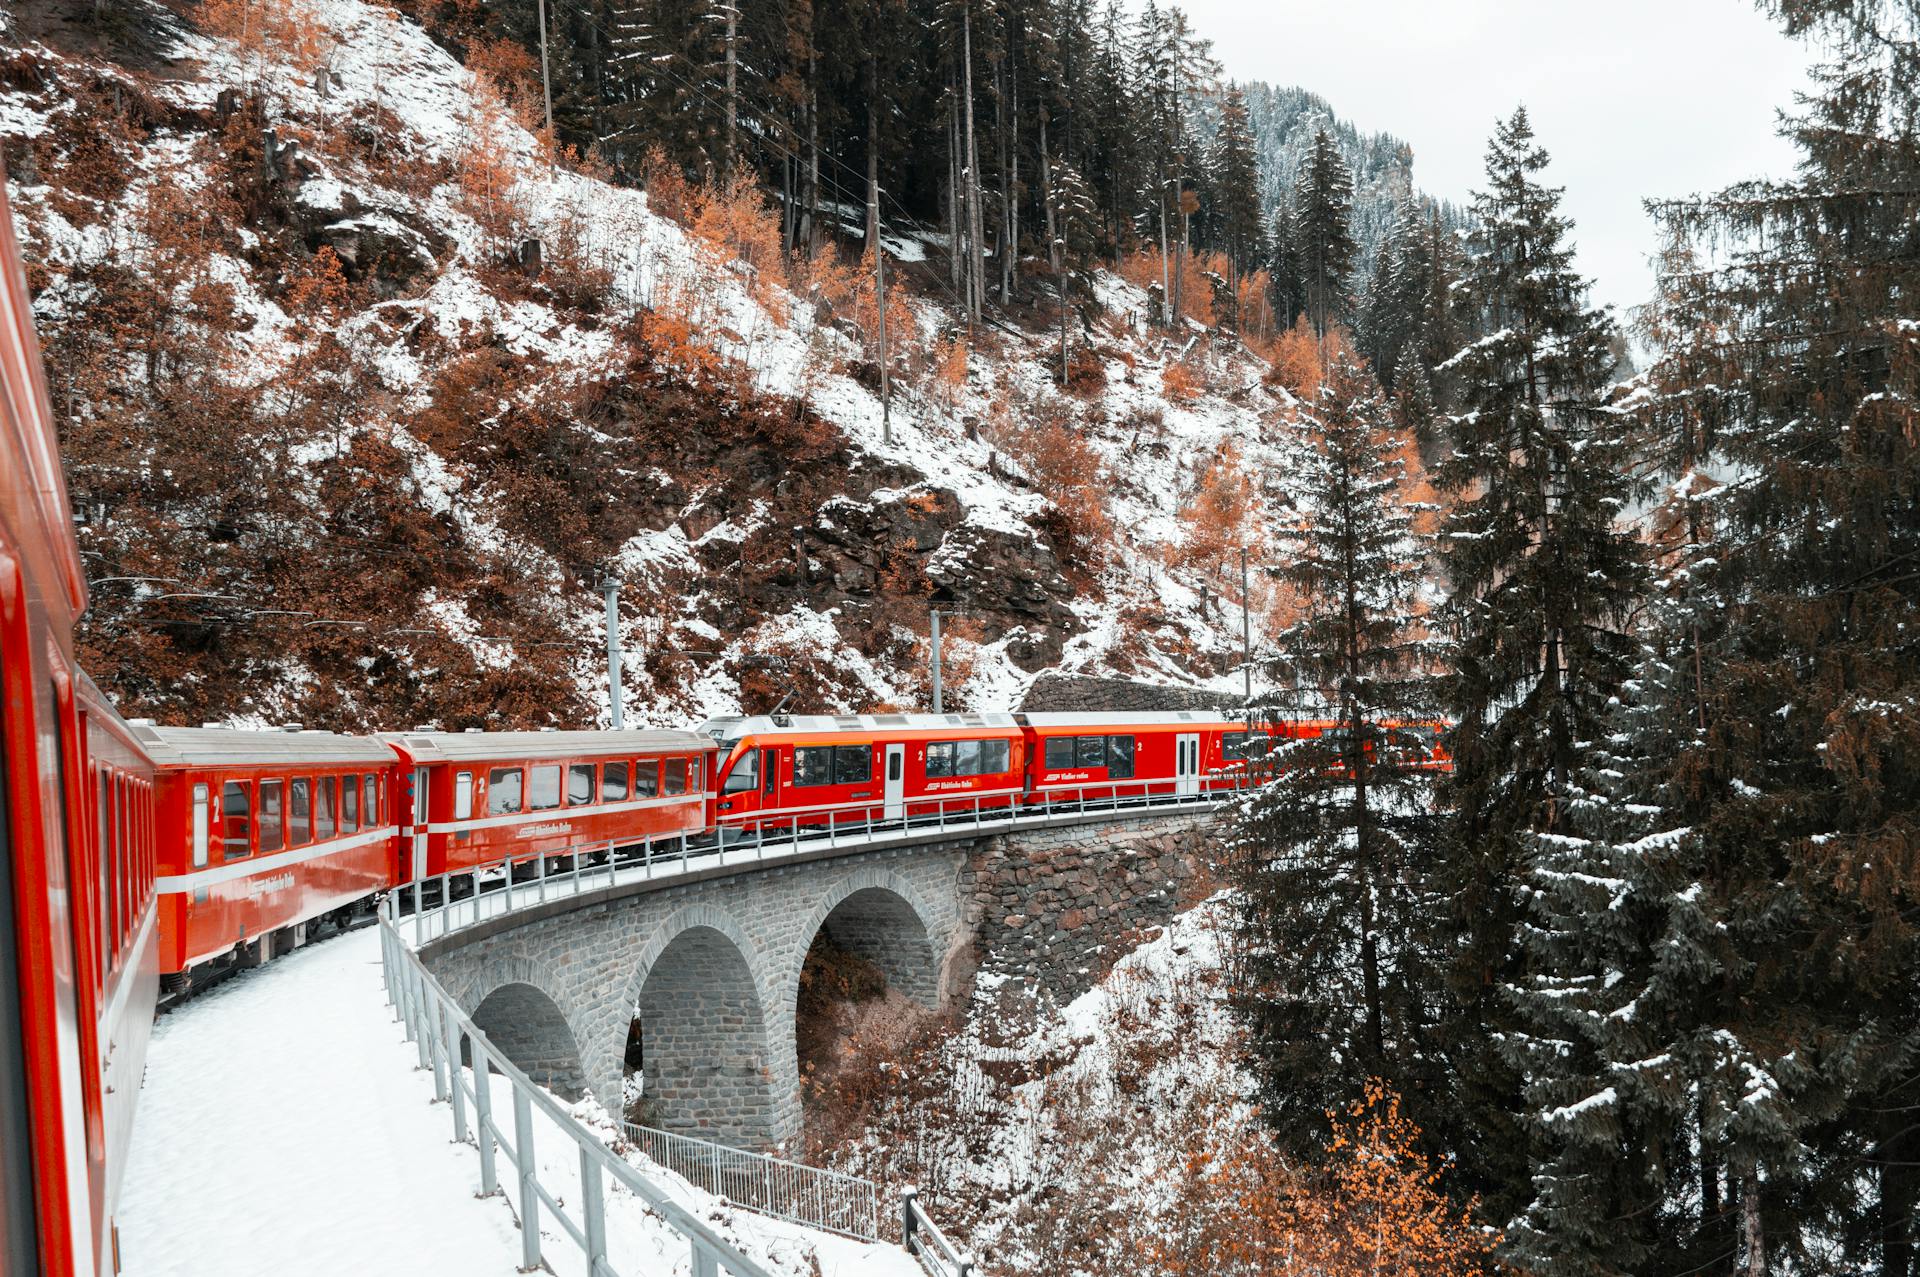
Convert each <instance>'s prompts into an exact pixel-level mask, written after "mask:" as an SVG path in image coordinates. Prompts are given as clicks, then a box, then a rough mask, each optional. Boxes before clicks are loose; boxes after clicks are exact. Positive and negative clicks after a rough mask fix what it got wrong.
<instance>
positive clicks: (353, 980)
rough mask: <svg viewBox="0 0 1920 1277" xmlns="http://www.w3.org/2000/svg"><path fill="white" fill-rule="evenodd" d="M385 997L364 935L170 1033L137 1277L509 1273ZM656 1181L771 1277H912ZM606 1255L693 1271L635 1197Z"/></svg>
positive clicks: (277, 968)
mask: <svg viewBox="0 0 1920 1277" xmlns="http://www.w3.org/2000/svg"><path fill="white" fill-rule="evenodd" d="M380 978H381V977H380V946H379V938H378V933H377V932H375V931H374V930H373V929H371V928H367V929H363V930H360V931H356V932H353V933H350V934H348V935H346V936H341V937H337V938H334V939H330V940H326V941H323V942H321V943H319V944H316V945H313V946H311V947H309V948H306V949H302V950H299V951H296V952H295V953H293V954H290V955H288V956H287V957H285V958H282V959H279V960H277V961H275V962H273V963H272V964H270V965H269V966H267V967H264V968H261V969H260V970H258V971H252V972H245V973H242V974H240V975H238V976H236V977H234V978H233V979H231V980H229V981H228V982H226V983H224V984H222V985H219V986H216V987H215V988H214V989H213V990H211V991H209V992H208V993H206V994H204V995H202V996H200V997H198V998H195V999H193V1000H192V1001H190V1002H188V1003H186V1004H185V1005H184V1006H182V1007H181V1008H179V1009H178V1010H176V1011H174V1012H172V1013H170V1014H168V1015H165V1016H162V1017H161V1018H160V1020H159V1022H158V1024H157V1025H156V1026H155V1029H154V1036H153V1044H152V1047H151V1050H150V1053H149V1055H148V1062H147V1078H146V1084H145V1086H144V1088H143V1091H142V1094H141V1097H140V1119H139V1122H138V1123H137V1125H136V1127H135V1130H134V1141H133V1148H132V1155H131V1160H130V1163H129V1165H128V1169H127V1177H126V1184H127V1189H126V1197H125V1201H124V1205H123V1209H122V1212H121V1224H120V1232H121V1248H122V1257H123V1265H124V1266H123V1269H122V1271H123V1272H124V1273H125V1274H126V1277H243V1275H245V1274H255V1273H260V1272H265V1271H271V1272H274V1273H276V1274H280V1275H281V1277H306V1275H307V1274H312V1275H313V1277H333V1275H334V1274H339V1273H343V1272H352V1273H355V1274H364V1275H365V1277H376V1275H385V1274H392V1277H420V1275H421V1274H437V1273H461V1274H464V1275H466V1277H485V1275H487V1274H497V1275H498V1277H510V1274H512V1273H514V1272H515V1271H517V1269H518V1265H519V1258H520V1238H519V1232H518V1226H517V1224H516V1222H515V1217H514V1214H513V1211H512V1209H511V1208H510V1206H509V1204H508V1201H507V1199H506V1198H505V1197H504V1196H501V1197H495V1198H492V1199H481V1198H478V1197H476V1196H475V1194H476V1192H477V1191H478V1183H479V1164H478V1161H477V1157H476V1154H475V1151H474V1150H473V1148H472V1147H471V1146H466V1145H458V1144H455V1143H453V1142H452V1136H453V1127H452V1119H451V1117H450V1116H449V1114H448V1111H447V1108H446V1106H445V1105H444V1104H437V1103H435V1102H434V1100H433V1083H432V1080H431V1079H430V1078H429V1076H428V1075H427V1074H426V1073H425V1072H423V1071H421V1070H420V1068H419V1057H418V1055H417V1053H416V1050H415V1048H413V1047H412V1046H410V1045H408V1043H407V1042H406V1040H405V1036H404V1034H403V1032H402V1029H401V1026H400V1025H399V1024H398V1023H396V1022H395V1021H394V1019H393V1014H392V1011H391V1010H390V1009H389V1007H388V1006H387V1002H386V997H385V994H384V992H383V991H382V989H381V985H380ZM535 1121H536V1123H538V1124H539V1128H540V1129H538V1130H537V1131H536V1134H535V1137H534V1147H535V1148H536V1149H537V1150H540V1152H541V1163H542V1169H541V1178H542V1182H543V1183H546V1184H547V1185H548V1186H549V1188H550V1189H551V1190H552V1191H554V1192H555V1194H556V1195H557V1196H558V1197H559V1198H560V1199H561V1200H563V1201H566V1200H574V1199H575V1198H576V1195H577V1192H576V1190H575V1189H574V1188H573V1187H572V1186H573V1185H576V1184H577V1176H578V1174H579V1159H578V1156H577V1155H576V1154H575V1153H574V1152H573V1149H574V1146H573V1144H572V1143H571V1142H570V1141H568V1140H566V1139H565V1137H563V1136H562V1134H561V1133H560V1132H558V1131H557V1130H553V1129H551V1127H550V1126H549V1125H548V1124H547V1119H546V1118H545V1117H544V1116H540V1115H538V1113H537V1112H536V1117H535ZM655 1174H656V1178H657V1179H658V1181H659V1182H660V1183H661V1185H662V1187H663V1188H665V1189H667V1190H668V1191H669V1192H670V1193H672V1194H673V1195H674V1196H676V1197H677V1198H678V1199H679V1200H681V1201H682V1202H684V1203H686V1204H687V1205H689V1206H691V1207H692V1208H694V1209H695V1210H697V1211H698V1212H699V1213H700V1214H701V1215H702V1216H703V1217H705V1218H707V1219H709V1220H710V1221H712V1222H713V1223H714V1224H715V1226H716V1227H718V1228H719V1229H720V1230H721V1231H722V1232H723V1233H725V1234H726V1235H727V1236H728V1237H729V1239H730V1240H732V1241H733V1243H734V1244H735V1245H736V1246H738V1247H739V1248H740V1249H741V1250H742V1251H743V1252H744V1253H746V1254H748V1255H749V1256H751V1257H753V1258H756V1259H759V1260H761V1261H762V1262H764V1263H765V1264H766V1265H767V1266H768V1267H769V1269H770V1270H771V1271H773V1272H776V1273H792V1274H795V1275H796V1277H800V1275H812V1274H820V1275H822V1277H851V1275H852V1274H873V1275H875V1277H907V1275H908V1274H913V1273H917V1272H918V1271H919V1269H918V1267H917V1265H916V1264H915V1263H914V1262H913V1260H912V1259H911V1258H909V1257H908V1256H907V1255H906V1253H905V1252H904V1251H902V1250H900V1249H899V1248H898V1247H896V1246H884V1245H870V1244H867V1243H862V1242H855V1241H851V1240H848V1239H846V1238H840V1237H833V1236H829V1235H826V1234H818V1233H813V1232H811V1231H810V1230H807V1229H804V1228H800V1227H798V1226H796V1225H789V1224H786V1223H783V1222H781V1221H777V1220H770V1219H764V1218H762V1217H759V1216H755V1215H751V1214H748V1213H746V1212H744V1211H735V1210H732V1209H730V1208H728V1207H725V1206H724V1205H722V1204H721V1203H719V1202H718V1201H716V1200H715V1199H713V1198H711V1197H707V1196H705V1195H704V1194H701V1193H700V1192H698V1191H697V1190H695V1189H693V1188H691V1187H690V1186H688V1185H687V1184H686V1183H685V1182H684V1181H682V1180H680V1179H678V1177H675V1176H672V1175H670V1174H668V1173H667V1172H664V1171H656V1172H655ZM543 1236H544V1237H545V1242H544V1249H545V1253H546V1255H547V1259H548V1263H549V1264H550V1265H551V1266H552V1268H553V1270H554V1271H555V1272H556V1273H559V1274H562V1275H563V1277H572V1275H573V1274H576V1273H578V1272H580V1271H581V1268H580V1263H579V1259H578V1254H577V1252H576V1251H575V1250H574V1248H573V1246H572V1243H571V1242H570V1241H568V1240H567V1239H566V1238H565V1237H564V1236H563V1235H561V1234H560V1233H559V1232H558V1229H557V1227H556V1226H554V1225H552V1224H551V1223H548V1224H547V1225H546V1226H545V1228H544V1230H543ZM608 1240H609V1248H610V1257H611V1259H612V1260H613V1262H614V1264H615V1266H616V1267H617V1268H618V1269H619V1271H621V1272H624V1273H634V1274H642V1273H644V1274H663V1275H665V1274H675V1273H687V1272H689V1271H690V1261H689V1259H688V1256H687V1249H686V1246H685V1244H684V1243H683V1242H681V1241H679V1240H678V1238H677V1237H676V1235H675V1234H673V1233H672V1232H671V1230H669V1229H668V1228H667V1227H666V1226H665V1224H664V1223H663V1222H662V1221H661V1220H660V1219H659V1218H658V1217H657V1216H655V1215H653V1214H652V1213H651V1212H650V1211H649V1210H648V1209H647V1208H646V1205H645V1204H644V1203H643V1202H641V1201H640V1200H639V1199H637V1198H634V1197H632V1196H631V1195H628V1194H625V1193H624V1192H617V1193H616V1195H615V1199H614V1203H613V1206H612V1209H610V1211H609V1219H608Z"/></svg>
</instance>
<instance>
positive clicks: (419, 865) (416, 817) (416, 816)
mask: <svg viewBox="0 0 1920 1277" xmlns="http://www.w3.org/2000/svg"><path fill="white" fill-rule="evenodd" d="M411 823H412V826H413V881H414V882H419V881H421V880H422V879H424V878H425V877H426V876H427V769H426V768H424V767H416V768H414V769H413V815H412V820H411Z"/></svg>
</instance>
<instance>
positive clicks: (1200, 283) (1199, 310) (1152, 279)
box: [1120, 245, 1217, 328]
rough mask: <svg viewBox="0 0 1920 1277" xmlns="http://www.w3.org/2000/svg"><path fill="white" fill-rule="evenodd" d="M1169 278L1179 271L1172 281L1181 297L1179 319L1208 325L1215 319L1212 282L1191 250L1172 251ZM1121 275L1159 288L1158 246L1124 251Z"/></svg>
mask: <svg viewBox="0 0 1920 1277" xmlns="http://www.w3.org/2000/svg"><path fill="white" fill-rule="evenodd" d="M1167 270H1168V277H1169V278H1171V277H1172V275H1173V273H1174V272H1178V274H1179V278H1178V279H1177V280H1175V281H1173V282H1174V285H1175V288H1176V289H1177V291H1178V293H1179V296H1180V316H1179V317H1180V318H1185V319H1191V320H1193V321H1194V322H1195V323H1197V324H1201V325H1203V326H1205V327H1208V328H1211V327H1213V325H1214V324H1215V322H1217V317H1216V316H1215V314H1214V310H1213V283H1212V281H1211V280H1209V279H1208V278H1207V273H1206V271H1207V268H1206V265H1205V263H1203V262H1202V261H1200V260H1199V259H1198V258H1196V257H1195V256H1194V255H1193V254H1191V253H1175V254H1174V255H1173V261H1172V262H1171V263H1170V264H1169V265H1168V267H1167ZM1120 276H1121V278H1122V279H1125V280H1126V281H1127V282H1128V283H1131V284H1137V285H1139V286H1140V287H1141V288H1147V289H1153V288H1158V287H1160V279H1161V261H1160V249H1159V247H1158V246H1157V245H1149V246H1148V247H1147V248H1144V249H1142V250H1141V251H1139V252H1137V253H1127V254H1125V255H1124V256H1122V257H1121V259H1120Z"/></svg>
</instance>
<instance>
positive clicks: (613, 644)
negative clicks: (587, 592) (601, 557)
mask: <svg viewBox="0 0 1920 1277" xmlns="http://www.w3.org/2000/svg"><path fill="white" fill-rule="evenodd" d="M600 588H601V589H603V590H605V591H606V592H607V703H608V705H609V706H611V707H612V711H613V730H614V731H616V732H617V731H619V730H621V729H622V728H623V727H625V726H626V720H627V716H626V710H625V708H624V707H623V706H622V705H621V703H620V702H621V699H622V697H621V689H620V578H619V577H617V576H614V575H613V574H611V573H609V574H608V575H607V579H606V580H605V581H604V582H602V583H601V587H600Z"/></svg>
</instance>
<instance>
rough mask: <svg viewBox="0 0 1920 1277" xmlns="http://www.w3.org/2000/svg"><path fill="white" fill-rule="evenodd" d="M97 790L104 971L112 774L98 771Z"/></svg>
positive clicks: (97, 869) (97, 866)
mask: <svg viewBox="0 0 1920 1277" xmlns="http://www.w3.org/2000/svg"><path fill="white" fill-rule="evenodd" d="M98 790H99V797H100V825H99V828H98V829H96V830H95V831H94V848H93V854H94V861H95V864H94V876H95V877H96V878H97V879H98V882H99V891H100V902H99V920H100V944H99V946H98V947H99V950H100V969H101V970H102V971H104V970H106V966H107V918H108V916H109V915H108V911H109V910H110V909H111V908H112V905H111V903H110V901H111V896H110V895H109V894H108V893H109V892H111V891H112V890H113V881H112V876H111V871H110V870H109V869H108V868H107V857H108V856H109V855H110V854H111V852H112V848H113V774H112V773H111V772H107V771H101V772H100V773H99V778H98Z"/></svg>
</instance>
